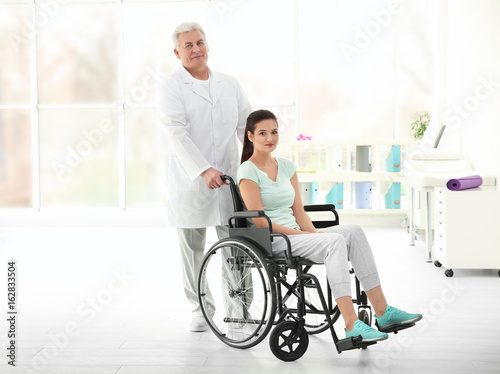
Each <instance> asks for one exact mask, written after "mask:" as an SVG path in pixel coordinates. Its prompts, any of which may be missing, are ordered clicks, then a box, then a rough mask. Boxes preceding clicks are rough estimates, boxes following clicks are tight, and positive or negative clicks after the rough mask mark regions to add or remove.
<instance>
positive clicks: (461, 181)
mask: <svg viewBox="0 0 500 374" xmlns="http://www.w3.org/2000/svg"><path fill="white" fill-rule="evenodd" d="M482 184H483V178H481V177H480V176H479V175H471V176H470V177H462V178H456V179H450V180H449V181H448V183H446V187H448V189H449V190H451V191H460V190H466V189H468V188H475V187H479V186H480V185H482Z"/></svg>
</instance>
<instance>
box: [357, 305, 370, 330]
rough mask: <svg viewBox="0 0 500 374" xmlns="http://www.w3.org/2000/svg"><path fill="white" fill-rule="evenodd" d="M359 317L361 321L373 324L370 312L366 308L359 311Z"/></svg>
mask: <svg viewBox="0 0 500 374" xmlns="http://www.w3.org/2000/svg"><path fill="white" fill-rule="evenodd" d="M358 319H359V320H360V321H361V322H364V323H366V324H367V325H368V326H370V325H371V320H370V314H369V313H368V312H367V311H366V310H365V309H363V310H360V311H359V313H358Z"/></svg>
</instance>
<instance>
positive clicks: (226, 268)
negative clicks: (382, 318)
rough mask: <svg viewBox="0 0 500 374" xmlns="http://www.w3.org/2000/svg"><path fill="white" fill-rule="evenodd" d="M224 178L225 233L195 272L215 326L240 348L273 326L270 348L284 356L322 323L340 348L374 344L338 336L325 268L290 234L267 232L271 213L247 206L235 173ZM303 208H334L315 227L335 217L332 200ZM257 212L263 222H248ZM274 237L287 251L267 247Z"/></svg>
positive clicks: (367, 315)
mask: <svg viewBox="0 0 500 374" xmlns="http://www.w3.org/2000/svg"><path fill="white" fill-rule="evenodd" d="M222 179H223V180H224V181H227V182H228V183H229V188H230V189H231V194H232V199H233V207H234V213H233V215H232V216H231V217H230V219H229V237H228V238H224V239H221V240H219V241H218V242H216V243H215V244H214V245H213V246H212V247H211V248H210V249H209V250H208V252H207V253H206V255H205V257H204V260H203V262H202V266H201V270H200V274H199V278H198V297H199V301H200V306H201V309H202V312H203V315H204V317H205V319H206V321H207V323H208V325H209V327H210V329H211V330H212V331H213V333H214V334H215V335H216V336H217V337H218V338H219V339H220V340H221V341H222V342H224V343H225V344H227V345H229V346H231V347H235V348H241V349H244V348H250V347H253V346H255V345H257V344H259V343H260V342H261V341H262V340H264V339H265V338H266V336H267V335H268V334H269V333H270V336H269V346H270V349H271V351H272V353H273V354H274V355H275V356H276V357H277V358H278V359H280V360H283V361H294V360H297V359H299V358H300V357H302V356H303V355H304V353H305V352H306V350H307V348H308V345H309V335H311V334H318V333H321V332H324V331H326V330H330V333H331V335H332V338H333V341H334V343H335V346H336V349H337V352H338V353H341V352H342V351H346V350H351V349H360V348H361V349H366V348H367V347H368V346H369V345H372V344H376V342H363V341H362V338H361V336H357V337H350V338H345V339H339V338H338V336H337V334H336V332H335V329H334V327H333V325H334V323H335V322H336V321H337V320H338V318H339V317H340V311H339V309H338V307H337V306H336V305H334V300H333V297H332V293H331V289H330V287H329V285H328V282H327V280H326V275H325V273H323V274H318V272H321V270H322V271H323V272H324V271H325V270H324V269H325V268H324V265H323V264H321V265H320V266H317V265H318V264H315V263H313V262H310V261H308V260H306V259H303V258H300V257H297V256H293V254H292V249H291V245H290V241H289V239H288V237H287V236H286V235H283V234H279V233H273V232H272V229H271V228H272V224H271V220H270V219H269V217H267V216H266V215H265V213H264V212H263V211H247V210H246V209H245V207H244V204H243V200H242V199H241V196H240V194H239V189H238V187H237V185H236V184H235V182H234V181H233V179H232V178H231V177H229V176H227V175H224V176H223V177H222ZM305 209H306V211H309V212H313V211H315V212H328V214H330V215H331V216H332V219H330V220H327V221H324V220H323V221H313V224H314V225H315V227H316V228H324V227H328V226H333V225H338V224H339V216H338V213H337V211H336V210H335V206H334V205H333V204H327V205H312V206H305ZM259 217H260V218H264V219H266V220H267V222H268V226H267V227H255V226H254V225H253V222H252V218H259ZM278 237H279V238H283V239H284V240H285V241H286V243H287V250H286V253H285V256H284V257H276V256H273V253H272V250H271V243H272V241H273V240H274V239H276V238H278ZM318 269H321V270H318ZM289 272H293V273H294V274H295V276H292V275H291V274H289ZM351 274H354V271H353V270H351ZM354 277H355V287H356V296H355V298H353V303H355V304H357V306H358V318H359V319H360V320H362V321H363V322H365V323H366V324H367V325H371V322H372V310H371V306H369V305H368V299H367V296H366V294H365V292H364V291H362V290H361V287H360V283H359V280H358V279H357V277H356V276H355V274H354ZM273 327H274V328H273ZM271 329H272V331H271Z"/></svg>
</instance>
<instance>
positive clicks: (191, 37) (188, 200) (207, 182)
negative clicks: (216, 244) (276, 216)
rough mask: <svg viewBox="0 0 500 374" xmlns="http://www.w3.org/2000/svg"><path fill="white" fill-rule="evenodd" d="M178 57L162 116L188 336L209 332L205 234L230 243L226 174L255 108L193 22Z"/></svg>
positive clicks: (162, 93)
mask: <svg viewBox="0 0 500 374" xmlns="http://www.w3.org/2000/svg"><path fill="white" fill-rule="evenodd" d="M173 43H174V47H175V49H174V53H175V55H176V56H177V58H178V59H179V60H180V62H181V64H182V66H181V67H180V69H179V70H178V71H176V72H175V73H174V74H173V75H172V76H171V77H169V78H168V79H167V80H165V81H164V82H162V83H161V84H160V86H159V92H158V100H159V102H158V113H159V119H160V121H161V123H162V124H163V125H164V127H165V128H166V131H167V135H168V139H169V156H168V160H167V188H168V194H167V210H168V225H169V226H173V227H177V233H178V237H179V243H180V248H181V254H182V265H183V273H184V291H185V293H186V296H187V299H188V300H189V301H190V302H191V304H192V305H193V307H194V310H193V311H192V321H191V325H190V330H191V331H205V330H206V329H207V324H206V322H205V319H204V318H203V315H202V312H201V309H200V306H199V302H198V295H197V278H198V273H199V269H200V266H201V262H202V260H203V256H204V249H205V242H206V228H207V227H212V226H215V228H216V231H217V235H218V237H219V238H223V237H227V236H228V229H227V226H226V225H227V220H228V217H229V214H230V213H231V212H232V203H231V195H230V190H229V188H220V187H221V186H222V185H223V184H224V182H223V181H222V180H221V178H220V177H221V175H223V174H228V175H236V171H237V168H238V166H239V162H238V161H239V160H238V145H237V138H239V139H240V141H243V136H244V131H245V124H246V119H247V117H248V115H249V114H250V113H251V111H252V108H251V106H250V103H249V101H248V99H247V98H246V96H245V94H244V93H243V91H242V89H241V87H240V85H239V84H238V82H237V81H236V79H234V78H233V77H231V76H229V75H226V74H222V73H219V72H215V71H213V70H211V69H210V68H209V67H208V66H207V60H208V51H209V49H208V44H207V40H206V36H205V32H204V31H203V28H202V27H201V26H200V25H199V24H197V23H195V22H186V23H183V24H181V25H179V26H178V27H177V28H176V29H175V30H174V34H173Z"/></svg>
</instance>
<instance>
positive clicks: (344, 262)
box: [273, 225, 380, 299]
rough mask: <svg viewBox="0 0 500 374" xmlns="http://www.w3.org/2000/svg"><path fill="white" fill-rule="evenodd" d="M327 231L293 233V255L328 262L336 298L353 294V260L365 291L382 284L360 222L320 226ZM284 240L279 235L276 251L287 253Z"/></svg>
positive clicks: (291, 238)
mask: <svg viewBox="0 0 500 374" xmlns="http://www.w3.org/2000/svg"><path fill="white" fill-rule="evenodd" d="M320 231H323V233H317V234H299V235H289V236H288V238H289V239H290V242H291V244H292V254H293V255H295V256H300V257H302V258H305V259H307V260H309V261H313V262H315V263H318V264H325V266H326V275H327V277H328V281H329V283H330V287H331V288H332V292H333V296H334V298H335V299H338V298H339V297H343V296H351V276H350V274H349V263H348V260H350V261H351V264H352V267H353V268H354V271H355V272H356V276H357V277H358V279H359V281H360V282H361V285H362V287H363V289H364V290H365V291H369V290H371V289H372V288H374V287H377V286H380V279H379V276H378V271H377V266H376V264H375V259H374V258H373V253H372V250H371V248H370V244H369V243H368V240H367V238H366V235H365V233H364V231H363V229H362V228H361V227H359V226H357V225H338V226H332V227H329V228H326V229H320ZM285 248H286V244H285V241H284V239H281V238H275V239H274V242H273V253H274V254H275V256H284V251H285Z"/></svg>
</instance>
